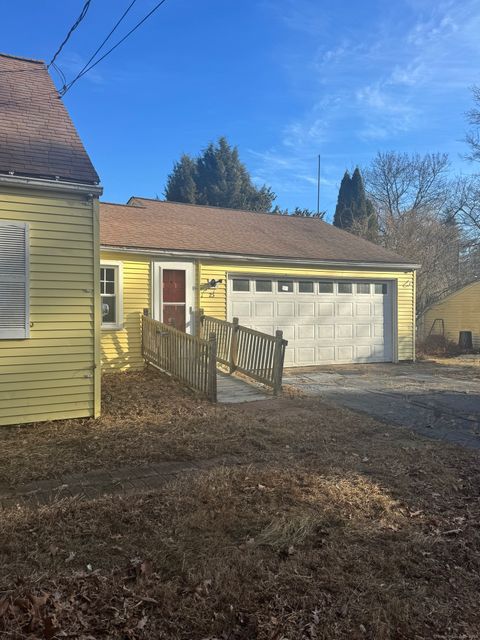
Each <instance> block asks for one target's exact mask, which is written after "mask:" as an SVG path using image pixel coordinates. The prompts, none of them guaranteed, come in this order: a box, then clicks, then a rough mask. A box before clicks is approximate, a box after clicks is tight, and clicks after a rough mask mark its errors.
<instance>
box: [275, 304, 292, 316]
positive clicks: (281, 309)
mask: <svg viewBox="0 0 480 640" xmlns="http://www.w3.org/2000/svg"><path fill="white" fill-rule="evenodd" d="M277 315H278V316H279V317H285V316H287V317H289V318H291V317H294V316H295V303H294V302H293V301H292V302H277Z"/></svg>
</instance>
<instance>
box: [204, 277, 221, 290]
mask: <svg viewBox="0 0 480 640" xmlns="http://www.w3.org/2000/svg"><path fill="white" fill-rule="evenodd" d="M222 282H223V280H215V278H212V279H211V280H209V281H208V286H209V287H210V288H211V289H216V288H217V285H219V284H222Z"/></svg>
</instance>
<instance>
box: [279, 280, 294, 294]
mask: <svg viewBox="0 0 480 640" xmlns="http://www.w3.org/2000/svg"><path fill="white" fill-rule="evenodd" d="M278 292H279V293H292V292H293V282H291V281H290V280H279V281H278Z"/></svg>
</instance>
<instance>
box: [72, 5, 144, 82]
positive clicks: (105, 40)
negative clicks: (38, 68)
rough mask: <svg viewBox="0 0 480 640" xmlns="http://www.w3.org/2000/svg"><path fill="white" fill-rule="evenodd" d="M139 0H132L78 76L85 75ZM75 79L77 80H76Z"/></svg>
mask: <svg viewBox="0 0 480 640" xmlns="http://www.w3.org/2000/svg"><path fill="white" fill-rule="evenodd" d="M136 2H137V0H132V2H131V3H130V4H129V5H128V7H127V8H126V9H125V11H124V12H123V13H122V15H121V16H120V18H119V19H118V20H117V22H116V23H115V25H114V27H113V28H112V30H111V31H110V33H109V34H108V35H107V37H106V38H105V39H104V41H103V42H102V43H101V45H100V46H99V47H98V48H97V49H96V50H95V52H94V53H93V54H92V55H91V56H90V58H89V60H87V62H86V63H85V64H84V65H83V67H82V68H81V69H80V71H79V72H78V74H77V78H76V79H78V78H80V77H81V76H82V75H83V72H85V73H86V71H85V70H86V69H87V67H88V65H89V64H90V63H91V62H92V60H93V59H94V58H95V56H96V55H97V53H98V52H99V51H101V50H102V49H103V47H104V46H105V44H106V43H107V42H108V40H109V39H110V38H111V36H112V35H113V34H114V33H115V31H116V30H117V28H118V26H119V25H120V23H121V22H122V21H123V19H124V18H125V16H126V15H127V13H128V12H129V11H130V9H131V8H132V7H133V5H134V4H135V3H136ZM76 79H75V80H76ZM75 80H72V82H71V83H70V85H69V86H71V85H72V83H73V82H75ZM66 85H67V81H66V79H65V81H64V82H63V87H62V89H61V90H62V91H63V92H64V93H65V92H66V90H67V86H66Z"/></svg>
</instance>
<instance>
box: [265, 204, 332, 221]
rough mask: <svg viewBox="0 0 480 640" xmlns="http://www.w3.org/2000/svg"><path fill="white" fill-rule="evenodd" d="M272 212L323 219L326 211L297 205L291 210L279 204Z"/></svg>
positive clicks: (281, 214)
mask: <svg viewBox="0 0 480 640" xmlns="http://www.w3.org/2000/svg"><path fill="white" fill-rule="evenodd" d="M272 213H274V214H277V215H280V216H293V217H294V218H319V219H320V220H323V218H324V217H325V214H326V213H327V212H326V211H319V213H317V212H316V211H311V210H310V209H306V208H302V207H295V209H294V210H293V211H291V212H290V211H289V210H288V209H281V208H280V207H279V206H278V204H277V205H276V207H275V209H273V211H272Z"/></svg>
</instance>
